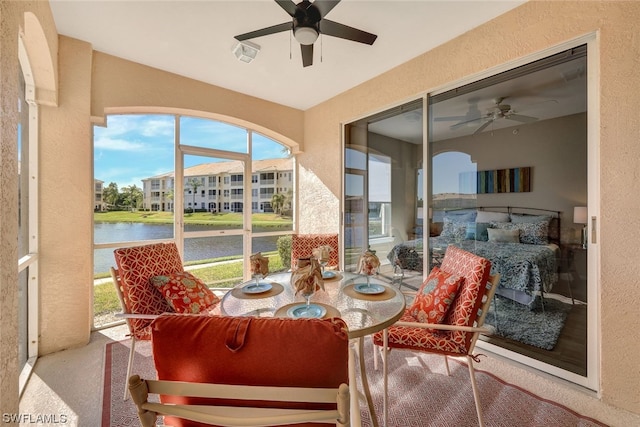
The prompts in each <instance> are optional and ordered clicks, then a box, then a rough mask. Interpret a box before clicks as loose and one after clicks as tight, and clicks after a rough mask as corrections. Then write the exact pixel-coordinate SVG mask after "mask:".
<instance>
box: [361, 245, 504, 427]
mask: <svg viewBox="0 0 640 427" xmlns="http://www.w3.org/2000/svg"><path fill="white" fill-rule="evenodd" d="M490 270H491V262H490V261H489V260H487V259H485V258H481V257H479V256H477V255H474V254H472V253H470V252H467V251H464V250H462V249H460V248H458V247H455V246H453V245H451V246H449V247H448V248H447V251H446V253H445V256H444V259H443V260H442V265H441V266H440V268H438V267H434V268H433V270H432V271H431V273H430V274H429V276H428V277H427V279H426V280H425V281H424V283H423V284H422V286H421V287H420V289H419V290H418V292H417V294H416V296H415V298H414V301H413V304H412V305H411V306H410V307H409V308H407V309H406V310H405V313H404V315H403V316H402V317H401V318H400V320H399V321H398V322H396V323H394V324H393V326H391V327H390V328H388V329H387V330H384V331H381V332H378V333H376V334H374V336H373V343H374V344H375V345H377V346H381V352H382V354H383V362H385V363H383V366H384V373H383V375H384V385H383V388H384V396H385V399H384V401H385V402H386V396H387V366H386V357H387V353H388V352H390V351H391V349H407V350H412V351H416V352H425V353H436V354H441V355H443V356H444V360H445V365H446V369H447V375H450V371H449V361H448V357H449V356H451V357H464V358H466V359H467V366H468V367H469V376H470V379H471V388H472V389H473V398H474V400H475V406H476V412H477V415H478V423H479V425H480V426H483V425H484V423H483V419H482V410H481V407H480V400H479V393H478V387H477V384H476V379H475V371H474V369H473V363H474V362H479V358H478V356H477V355H474V354H473V351H474V348H475V344H476V341H477V340H478V337H479V336H480V334H481V333H487V332H490V331H489V330H488V329H485V328H483V327H482V325H483V324H484V318H485V316H486V314H487V312H488V310H489V306H490V304H491V300H492V298H493V295H494V293H495V291H496V288H497V287H498V282H499V281H500V276H499V275H494V276H489V272H490ZM433 285H435V287H434V288H433V290H432V291H430V292H427V291H428V290H429V289H430V288H431V286H433ZM384 349H387V351H384ZM374 357H377V356H374ZM384 412H385V414H384V416H385V420H386V407H385V411H384Z"/></svg>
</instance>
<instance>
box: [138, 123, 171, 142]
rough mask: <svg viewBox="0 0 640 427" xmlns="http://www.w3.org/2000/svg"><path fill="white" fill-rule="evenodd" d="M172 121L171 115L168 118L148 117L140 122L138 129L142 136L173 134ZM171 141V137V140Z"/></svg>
mask: <svg viewBox="0 0 640 427" xmlns="http://www.w3.org/2000/svg"><path fill="white" fill-rule="evenodd" d="M173 124H174V122H173V117H168V118H160V117H157V118H149V119H148V120H146V121H144V122H143V123H140V124H139V125H140V128H139V129H138V131H140V133H141V134H142V135H144V136H158V135H164V136H173V134H174V125H173ZM171 142H172V143H173V139H172V140H171Z"/></svg>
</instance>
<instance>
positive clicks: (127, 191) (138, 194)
mask: <svg viewBox="0 0 640 427" xmlns="http://www.w3.org/2000/svg"><path fill="white" fill-rule="evenodd" d="M122 194H123V195H124V200H125V203H126V204H127V205H129V208H130V209H131V211H133V210H134V209H136V208H138V206H139V205H140V202H141V201H142V190H141V189H140V188H139V187H137V186H136V185H135V184H133V185H130V186H128V187H124V188H123V189H122Z"/></svg>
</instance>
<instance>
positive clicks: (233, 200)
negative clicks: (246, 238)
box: [142, 158, 293, 212]
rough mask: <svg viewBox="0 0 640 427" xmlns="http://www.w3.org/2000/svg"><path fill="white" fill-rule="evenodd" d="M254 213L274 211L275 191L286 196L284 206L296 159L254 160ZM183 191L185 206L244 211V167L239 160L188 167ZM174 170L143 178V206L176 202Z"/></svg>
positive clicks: (154, 207) (163, 208)
mask: <svg viewBox="0 0 640 427" xmlns="http://www.w3.org/2000/svg"><path fill="white" fill-rule="evenodd" d="M251 171H252V176H251V212H273V210H274V209H273V206H272V204H271V200H272V197H273V196H274V195H275V194H281V195H283V196H284V200H285V206H283V208H284V209H287V203H290V195H291V194H292V191H293V160H292V159H290V158H287V159H265V160H256V161H254V162H252V166H251ZM184 172H185V173H184V179H183V184H184V185H183V190H182V194H183V197H184V208H185V209H193V210H206V211H209V212H243V210H244V193H243V189H242V186H243V180H244V166H243V164H242V162H239V161H226V162H213V163H204V164H200V165H196V166H191V167H189V168H185V170H184ZM174 182H175V176H174V173H173V172H168V173H166V174H161V175H157V176H153V177H150V178H146V179H143V180H142V189H143V193H144V198H143V203H142V207H143V209H148V210H151V211H161V212H168V211H172V210H173V205H174V200H175V199H174V197H175V196H174V194H175V192H174Z"/></svg>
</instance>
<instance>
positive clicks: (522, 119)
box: [505, 114, 538, 123]
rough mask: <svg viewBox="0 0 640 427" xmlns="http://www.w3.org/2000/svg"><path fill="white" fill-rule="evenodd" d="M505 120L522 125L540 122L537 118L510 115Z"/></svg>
mask: <svg viewBox="0 0 640 427" xmlns="http://www.w3.org/2000/svg"><path fill="white" fill-rule="evenodd" d="M505 119H509V120H515V121H516V122H521V123H532V122H535V121H537V120H538V118H537V117H531V116H521V115H520V114H509V115H508V116H505Z"/></svg>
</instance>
